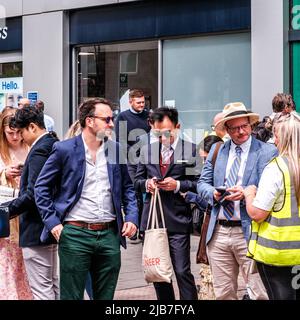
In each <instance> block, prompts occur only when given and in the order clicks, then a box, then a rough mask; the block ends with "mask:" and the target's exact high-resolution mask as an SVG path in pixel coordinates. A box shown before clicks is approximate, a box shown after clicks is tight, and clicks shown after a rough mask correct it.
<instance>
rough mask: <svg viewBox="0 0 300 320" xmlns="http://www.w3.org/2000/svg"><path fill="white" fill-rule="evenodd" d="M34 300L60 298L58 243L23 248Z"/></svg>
mask: <svg viewBox="0 0 300 320" xmlns="http://www.w3.org/2000/svg"><path fill="white" fill-rule="evenodd" d="M22 252H23V258H24V263H25V268H26V272H27V277H28V282H29V286H30V288H31V291H32V294H33V298H34V300H59V287H58V253H57V245H56V244H50V245H45V246H36V247H27V248H22Z"/></svg>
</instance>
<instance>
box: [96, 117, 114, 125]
mask: <svg viewBox="0 0 300 320" xmlns="http://www.w3.org/2000/svg"><path fill="white" fill-rule="evenodd" d="M93 118H96V119H100V120H102V121H105V123H106V124H109V123H110V122H111V121H112V122H114V117H100V116H93Z"/></svg>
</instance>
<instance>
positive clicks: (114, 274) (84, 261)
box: [58, 224, 121, 300]
mask: <svg viewBox="0 0 300 320" xmlns="http://www.w3.org/2000/svg"><path fill="white" fill-rule="evenodd" d="M58 254H59V260H60V299H61V300H82V299H83V295H84V288H85V284H86V279H87V275H88V272H90V274H91V278H92V287H93V296H94V299H95V300H112V299H113V297H114V292H115V289H116V286H117V281H118V276H119V271H120V267H121V255H120V238H119V234H118V231H117V228H111V229H107V230H103V231H93V230H88V229H85V228H82V227H77V226H73V225H69V224H66V225H65V226H64V228H63V231H62V233H61V236H60V240H59V248H58Z"/></svg>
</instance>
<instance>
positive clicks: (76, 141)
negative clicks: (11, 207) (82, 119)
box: [35, 135, 138, 247]
mask: <svg viewBox="0 0 300 320" xmlns="http://www.w3.org/2000/svg"><path fill="white" fill-rule="evenodd" d="M105 155H106V159H107V170H108V175H109V182H110V185H111V195H112V200H113V206H114V210H115V214H116V217H117V225H118V231H119V235H120V239H121V244H122V245H123V246H124V247H126V242H125V238H124V237H122V236H121V230H122V227H123V217H122V212H121V204H123V209H124V213H125V221H126V222H133V223H134V224H135V225H138V209H137V204H136V199H135V193H134V189H133V185H132V182H131V179H130V177H129V174H128V170H127V165H126V161H124V159H123V157H122V154H121V153H120V147H119V144H118V143H116V142H114V141H111V140H108V141H107V142H106V143H105ZM125 160H126V159H125ZM85 169H86V159H85V149H84V144H83V140H82V136H81V135H79V136H77V137H75V138H72V139H69V140H66V141H62V142H59V143H56V144H55V146H54V148H53V151H52V153H51V155H50V157H49V159H48V160H47V162H46V163H45V166H44V167H43V169H42V171H41V173H40V175H39V177H38V179H37V182H36V185H35V197H36V203H37V206H38V208H39V211H40V214H41V216H42V219H43V222H44V224H45V227H44V230H43V233H42V235H41V241H42V242H45V241H47V240H48V239H49V236H50V234H51V232H50V231H51V230H52V229H53V228H54V227H55V226H56V225H58V224H60V223H62V222H63V221H64V219H65V217H66V216H67V214H68V213H69V212H70V211H71V209H72V208H73V207H74V205H75V204H76V203H77V201H78V200H79V198H80V196H81V192H82V188H83V182H84V176H85Z"/></svg>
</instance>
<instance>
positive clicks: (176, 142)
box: [162, 136, 179, 151]
mask: <svg viewBox="0 0 300 320" xmlns="http://www.w3.org/2000/svg"><path fill="white" fill-rule="evenodd" d="M178 141H179V137H178V136H177V138H176V139H175V140H174V142H173V143H172V144H171V147H172V150H173V151H174V150H175V149H176V147H177V144H178ZM163 148H165V146H164V145H163V144H162V149H163Z"/></svg>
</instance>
